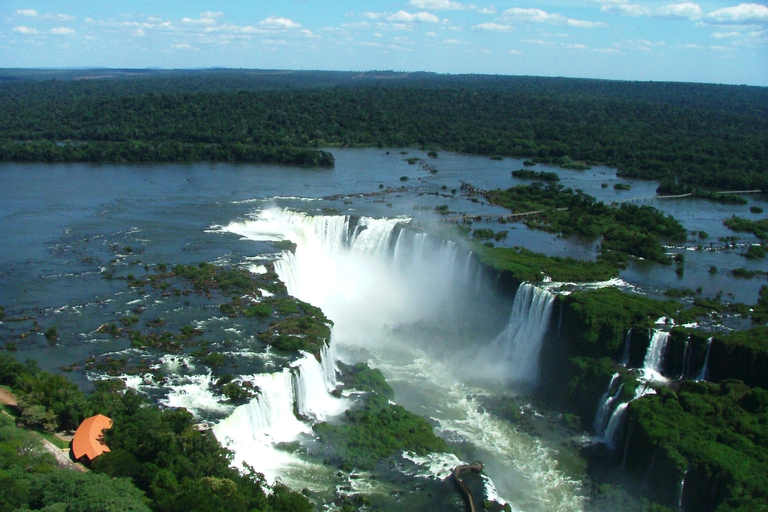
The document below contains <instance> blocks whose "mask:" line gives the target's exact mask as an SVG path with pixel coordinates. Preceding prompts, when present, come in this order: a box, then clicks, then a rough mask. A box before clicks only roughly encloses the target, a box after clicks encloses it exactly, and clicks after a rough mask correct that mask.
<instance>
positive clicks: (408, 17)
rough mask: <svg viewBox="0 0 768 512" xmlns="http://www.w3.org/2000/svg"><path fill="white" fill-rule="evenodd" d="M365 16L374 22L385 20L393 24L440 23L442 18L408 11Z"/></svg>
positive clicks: (366, 14)
mask: <svg viewBox="0 0 768 512" xmlns="http://www.w3.org/2000/svg"><path fill="white" fill-rule="evenodd" d="M363 16H365V17H366V18H369V19H372V20H385V21H390V22H393V23H438V22H440V18H438V17H437V16H435V15H434V14H431V13H428V12H426V11H422V12H416V13H410V12H406V11H397V12H395V13H391V12H366V13H363Z"/></svg>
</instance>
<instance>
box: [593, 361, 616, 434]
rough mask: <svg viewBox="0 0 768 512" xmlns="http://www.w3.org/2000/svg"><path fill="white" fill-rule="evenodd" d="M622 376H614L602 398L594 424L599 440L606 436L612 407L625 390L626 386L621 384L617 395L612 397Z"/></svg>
mask: <svg viewBox="0 0 768 512" xmlns="http://www.w3.org/2000/svg"><path fill="white" fill-rule="evenodd" d="M620 376H621V374H620V373H619V372H616V373H614V374H613V377H611V382H610V383H609V384H608V389H606V390H605V393H603V396H602V397H600V405H599V406H598V408H597V412H596V413H595V421H594V422H593V423H592V426H593V427H594V429H595V433H596V434H597V437H598V438H602V437H603V435H604V434H605V429H606V427H607V423H606V420H608V419H609V416H608V414H609V413H610V412H611V406H612V405H613V403H614V402H615V401H616V399H617V398H618V397H619V395H620V394H621V390H622V389H624V384H621V385H619V387H618V389H617V390H616V393H614V394H613V395H611V390H612V389H613V386H614V384H615V383H616V382H618V380H619V377H620Z"/></svg>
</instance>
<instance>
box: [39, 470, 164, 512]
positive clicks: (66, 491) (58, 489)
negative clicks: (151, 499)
mask: <svg viewBox="0 0 768 512" xmlns="http://www.w3.org/2000/svg"><path fill="white" fill-rule="evenodd" d="M30 506H31V508H33V509H45V510H62V511H66V512H123V511H124V512H145V511H146V512H149V511H150V510H151V509H150V508H149V507H148V506H147V504H146V503H145V500H144V493H142V492H141V491H140V490H139V489H137V488H136V487H135V486H134V485H133V484H132V483H131V481H130V480H128V479H127V478H110V477H108V476H107V475H103V474H98V473H78V472H75V471H63V470H60V471H54V472H51V473H47V474H45V475H41V476H39V477H37V478H36V479H35V480H34V481H33V482H32V485H31V488H30Z"/></svg>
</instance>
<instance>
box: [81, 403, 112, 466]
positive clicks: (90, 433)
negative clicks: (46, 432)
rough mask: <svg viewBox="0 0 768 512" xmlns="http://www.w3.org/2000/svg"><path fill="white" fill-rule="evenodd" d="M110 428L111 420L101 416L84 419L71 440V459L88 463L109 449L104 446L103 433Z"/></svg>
mask: <svg viewBox="0 0 768 512" xmlns="http://www.w3.org/2000/svg"><path fill="white" fill-rule="evenodd" d="M110 428H112V420H111V419H110V418H108V417H106V416H104V415H103V414H97V415H96V416H91V417H90V418H86V419H84V420H83V422H82V423H81V424H80V426H79V427H77V432H75V436H74V437H73V438H72V458H73V459H74V460H76V461H78V462H84V463H89V462H91V461H92V460H93V459H95V458H96V457H98V456H99V455H101V454H102V453H104V452H108V451H109V447H108V446H107V445H106V444H104V439H103V431H104V430H108V429H110Z"/></svg>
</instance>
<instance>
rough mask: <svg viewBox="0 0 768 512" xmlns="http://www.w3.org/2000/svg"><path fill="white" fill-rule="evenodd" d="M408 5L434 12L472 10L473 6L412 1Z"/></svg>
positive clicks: (444, 0)
mask: <svg viewBox="0 0 768 512" xmlns="http://www.w3.org/2000/svg"><path fill="white" fill-rule="evenodd" d="M408 5H412V6H414V7H415V8H417V9H428V10H432V11H463V10H465V9H472V8H473V6H467V5H464V4H462V3H459V2H454V1H452V0H411V1H410V2H408Z"/></svg>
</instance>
